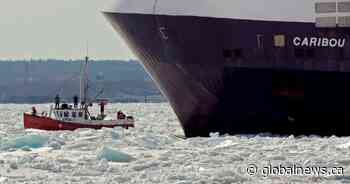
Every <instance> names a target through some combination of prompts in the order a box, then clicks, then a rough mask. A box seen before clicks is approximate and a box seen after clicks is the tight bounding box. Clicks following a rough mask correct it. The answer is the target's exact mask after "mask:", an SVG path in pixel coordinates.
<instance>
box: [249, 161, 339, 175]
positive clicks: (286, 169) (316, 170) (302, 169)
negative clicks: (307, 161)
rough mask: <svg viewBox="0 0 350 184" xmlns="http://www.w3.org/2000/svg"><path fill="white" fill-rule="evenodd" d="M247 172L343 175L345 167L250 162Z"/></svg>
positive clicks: (251, 173)
mask: <svg viewBox="0 0 350 184" xmlns="http://www.w3.org/2000/svg"><path fill="white" fill-rule="evenodd" d="M246 172H247V174H248V175H250V176H259V175H260V176H263V177H268V176H286V177H291V176H323V177H328V176H343V175H344V168H343V167H318V166H298V165H296V164H293V165H291V166H283V165H282V164H280V165H277V166H274V165H272V164H270V165H267V166H263V167H260V168H259V167H258V166H257V165H255V164H249V165H248V167H247V169H246Z"/></svg>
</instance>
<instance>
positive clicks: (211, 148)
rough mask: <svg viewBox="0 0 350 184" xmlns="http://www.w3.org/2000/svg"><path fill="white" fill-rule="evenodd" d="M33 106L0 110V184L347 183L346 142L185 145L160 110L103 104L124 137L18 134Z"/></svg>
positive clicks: (314, 139) (249, 139)
mask: <svg viewBox="0 0 350 184" xmlns="http://www.w3.org/2000/svg"><path fill="white" fill-rule="evenodd" d="M32 106H33V105H13V104H12V105H11V104H10V105H0V184H11V183H33V184H34V183H35V184H36V183H50V184H51V183H52V184H62V183H93V184H95V183H96V184H99V183H101V184H108V183H110V184H118V183H125V184H129V183H135V184H142V183H149V184H151V183H152V184H153V183H162V184H165V183H166V184H215V183H217V184H231V183H252V184H253V183H254V184H256V183H349V182H350V138H348V137H343V138H339V137H335V136H333V137H318V136H308V137H306V136H301V137H294V136H276V135H269V134H260V135H236V136H219V135H218V134H216V133H215V132H213V133H212V134H211V137H210V138H191V139H186V140H184V139H180V138H178V136H175V135H182V134H183V132H182V129H181V126H180V124H179V122H178V120H177V118H176V116H175V114H174V113H173V111H172V110H171V108H170V106H169V105H168V104H166V103H163V104H112V105H110V106H109V108H108V111H107V113H108V114H112V115H113V116H115V112H117V111H118V110H123V111H124V112H125V113H127V114H129V115H133V116H134V117H135V119H136V127H135V128H133V129H129V130H124V129H121V128H115V129H102V130H90V129H80V130H77V131H74V132H70V131H61V132H45V131H38V130H24V129H23V122H22V113H23V112H24V111H28V110H30V108H31V107H32ZM35 106H37V109H38V111H39V112H40V111H42V110H47V109H48V108H49V105H48V104H44V105H35ZM94 111H97V108H95V109H94ZM349 131H350V130H349ZM332 169H333V170H332ZM321 171H326V172H321ZM333 171H334V172H333ZM336 171H339V172H336Z"/></svg>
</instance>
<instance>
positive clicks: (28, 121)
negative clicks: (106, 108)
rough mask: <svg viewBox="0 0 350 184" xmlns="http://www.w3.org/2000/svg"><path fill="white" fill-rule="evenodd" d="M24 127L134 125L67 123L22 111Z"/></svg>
mask: <svg viewBox="0 0 350 184" xmlns="http://www.w3.org/2000/svg"><path fill="white" fill-rule="evenodd" d="M23 121H24V128H26V129H39V130H48V131H59V130H71V131H73V130H76V129H79V128H91V129H101V128H114V127H118V126H119V127H123V128H126V129H128V128H129V127H134V125H133V124H123V125H120V124H116V125H86V124H79V123H68V122H64V121H58V120H54V119H51V118H48V117H40V116H33V115H30V114H26V113H24V116H23Z"/></svg>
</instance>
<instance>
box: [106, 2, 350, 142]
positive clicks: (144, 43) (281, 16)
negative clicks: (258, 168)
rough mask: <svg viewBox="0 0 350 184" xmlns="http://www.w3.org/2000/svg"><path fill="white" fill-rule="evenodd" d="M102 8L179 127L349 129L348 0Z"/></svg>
mask: <svg viewBox="0 0 350 184" xmlns="http://www.w3.org/2000/svg"><path fill="white" fill-rule="evenodd" d="M103 14H104V16H105V17H106V18H107V20H108V21H109V22H110V23H111V25H112V27H113V28H114V29H115V30H116V31H117V32H118V33H119V34H120V35H121V36H122V38H123V39H124V40H125V42H126V43H127V45H128V46H129V47H130V49H131V50H132V51H133V53H134V54H135V55H136V56H137V57H138V58H139V59H140V61H141V63H142V65H143V66H144V68H145V69H146V71H147V72H148V73H149V74H150V76H151V77H152V79H153V80H154V81H155V83H156V84H157V86H158V87H159V89H160V90H161V92H162V93H163V94H164V96H165V97H166V98H167V99H168V101H169V103H170V105H171V106H172V108H173V110H174V111H175V113H176V115H177V117H178V119H179V121H180V123H181V125H182V128H183V130H184V133H185V135H186V136H187V137H197V136H204V137H205V136H209V135H210V133H212V132H216V133H220V134H221V135H224V134H230V135H235V134H259V133H266V132H268V133H272V134H278V135H313V134H316V135H321V136H331V135H337V136H345V135H350V131H348V130H347V125H348V124H350V73H349V72H350V45H349V41H350V37H349V36H350V1H349V0H342V1H338V0H307V1H292V0H284V1H281V0H234V1H233V0H220V1H211V0H191V1H188V0H176V1H173V0H143V1H139V0H119V1H116V2H115V4H113V5H111V6H108V7H107V8H106V9H104V10H103Z"/></svg>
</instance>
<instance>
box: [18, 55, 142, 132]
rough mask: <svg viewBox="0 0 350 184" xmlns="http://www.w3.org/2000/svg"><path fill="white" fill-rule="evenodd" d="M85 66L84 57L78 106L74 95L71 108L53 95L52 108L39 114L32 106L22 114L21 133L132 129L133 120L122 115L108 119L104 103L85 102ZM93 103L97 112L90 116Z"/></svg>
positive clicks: (133, 125)
mask: <svg viewBox="0 0 350 184" xmlns="http://www.w3.org/2000/svg"><path fill="white" fill-rule="evenodd" d="M88 63H89V57H88V56H86V57H85V60H84V61H83V62H82V69H81V76H80V103H79V97H78V96H77V95H76V96H74V97H73V104H68V103H61V102H60V101H61V100H60V96H59V95H57V96H56V97H55V104H54V105H55V106H53V105H51V106H50V109H49V112H47V111H42V112H41V113H39V112H38V111H37V109H36V107H35V106H33V107H32V112H25V113H24V114H23V125H24V128H25V129H38V130H45V131H63V130H69V131H74V130H77V129H81V128H89V129H102V128H115V127H122V128H125V129H129V128H133V127H135V124H134V123H135V120H134V117H132V116H126V115H125V114H124V113H123V112H122V111H118V112H117V113H116V116H115V117H116V118H112V117H109V116H108V115H107V114H106V113H105V106H106V105H107V104H108V99H103V98H99V99H97V98H95V99H91V98H89V96H88V90H89V83H88V82H89V79H88ZM99 95H100V94H98V95H97V96H96V97H98V96H99ZM93 102H95V103H97V104H98V105H99V109H100V112H99V114H98V115H97V116H94V115H93V114H92V112H91V111H90V109H89V108H90V107H92V106H93V104H94V103H93Z"/></svg>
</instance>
